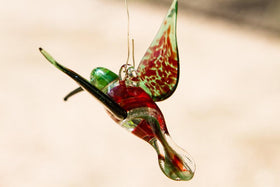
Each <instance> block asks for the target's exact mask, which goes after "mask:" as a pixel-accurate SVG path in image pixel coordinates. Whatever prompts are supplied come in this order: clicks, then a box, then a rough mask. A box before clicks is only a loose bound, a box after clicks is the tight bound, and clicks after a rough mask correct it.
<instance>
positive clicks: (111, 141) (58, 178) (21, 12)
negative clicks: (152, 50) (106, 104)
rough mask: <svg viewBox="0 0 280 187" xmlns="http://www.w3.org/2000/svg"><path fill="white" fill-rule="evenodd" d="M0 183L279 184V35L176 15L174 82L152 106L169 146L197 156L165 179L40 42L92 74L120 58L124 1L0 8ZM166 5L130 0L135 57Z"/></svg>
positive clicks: (12, 186) (62, 186)
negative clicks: (180, 173)
mask: <svg viewBox="0 0 280 187" xmlns="http://www.w3.org/2000/svg"><path fill="white" fill-rule="evenodd" d="M0 3H1V6H0V59H1V60H0V85H1V88H0V89H1V91H0V187H25V186H26V187H27V186H28V187H31V186H36V187H50V186H51V187H72V186H73V187H74V186H83V187H88V186H102V187H105V186H108V187H109V186H110V187H112V186H122V187H123V186H127V187H128V186H136V187H142V186H155V185H157V186H161V187H169V186H172V187H177V186H178V187H179V186H180V187H181V186H196V187H205V186H211V187H212V186H213V187H225V186H226V187H236V186H244V187H245V186H246V187H248V186H254V187H263V186H265V187H277V186H279V185H280V177H279V173H280V122H279V116H280V115H279V106H280V73H279V72H280V40H279V39H277V38H275V37H274V38H272V37H269V36H268V35H265V34H264V33H261V32H258V31H256V30H253V29H252V30H250V29H243V28H240V27H237V26H234V25H231V24H228V23H226V22H222V21H216V20H213V19H207V18H203V17H196V16H193V15H191V14H189V13H187V12H184V11H181V10H180V9H179V14H178V44H179V52H180V60H181V75H180V83H179V86H178V88H177V90H176V92H175V94H174V95H173V96H172V97H171V98H170V99H168V100H166V101H164V102H161V103H159V106H160V107H161V110H162V112H163V113H164V114H165V118H166V122H167V125H168V128H169V131H170V134H171V136H172V137H173V139H174V141H175V142H176V143H177V144H179V145H180V146H181V147H183V148H184V149H185V150H187V151H188V152H189V153H190V154H191V155H192V157H193V158H194V160H195V161H196V165H197V171H196V175H195V177H194V178H193V179H192V180H191V181H189V182H175V181H171V180H169V179H168V178H167V177H165V176H164V174H163V173H162V172H161V171H160V168H159V166H158V163H157V157H156V154H155V151H154V150H153V149H152V147H151V146H149V145H148V144H147V143H146V142H144V141H142V140H140V139H138V138H136V137H134V136H133V135H131V134H129V133H128V132H126V131H125V130H124V129H122V128H120V127H119V126H118V125H117V124H115V123H114V122H113V121H112V120H111V119H110V118H109V117H108V116H107V114H106V113H105V112H104V110H103V107H102V106H101V104H100V103H99V102H97V101H96V100H95V99H93V98H92V97H91V96H89V95H88V94H86V93H82V94H79V95H77V96H75V97H73V98H71V100H69V102H67V103H65V102H63V100H62V98H63V96H64V95H65V94H67V93H68V91H70V90H72V89H74V88H76V84H75V83H74V82H73V81H72V80H71V79H69V78H68V77H66V76H65V75H64V74H62V73H61V72H59V71H58V70H56V69H55V68H54V67H53V66H51V65H50V64H48V63H47V61H46V60H45V59H44V58H43V56H42V55H41V54H40V53H39V51H38V47H43V48H45V49H46V50H47V51H49V52H50V53H51V54H52V55H53V56H54V57H55V58H56V59H57V60H58V61H59V62H61V63H62V64H64V65H66V66H67V67H70V68H71V69H73V70H75V71H76V72H78V73H80V74H82V75H84V76H85V77H88V75H89V73H90V71H91V70H92V69H93V68H94V67H96V66H104V67H108V68H110V69H111V70H113V71H115V72H118V69H119V67H120V66H121V65H122V64H123V63H124V62H125V60H126V54H127V51H126V50H127V49H126V12H125V8H124V5H123V3H122V2H115V1H113V2H112V1H102V0H79V1H77V0H76V1H75V0H60V1H54V0H50V1H42V0H37V1H35V0H26V1H19V0H10V1H4V0H1V1H0ZM167 9H168V7H162V6H151V5H149V4H146V3H143V4H140V3H137V2H131V3H130V16H131V34H132V37H133V38H135V58H136V61H137V62H138V61H139V60H140V59H141V57H142V55H143V54H144V52H145V50H146V48H147V47H148V45H149V44H150V42H151V41H152V39H153V36H154V35H155V33H156V32H157V29H158V28H159V26H160V24H161V21H162V19H163V17H164V16H165V14H166V12H167Z"/></svg>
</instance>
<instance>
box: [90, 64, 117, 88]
mask: <svg viewBox="0 0 280 187" xmlns="http://www.w3.org/2000/svg"><path fill="white" fill-rule="evenodd" d="M118 78H119V77H118V75H117V74H115V73H114V72H112V71H110V70H108V69H107V68H103V67H98V68H95V69H94V70H92V72H91V74H90V83H91V84H92V85H94V86H96V87H97V88H98V89H99V90H103V89H104V88H105V87H106V86H107V85H108V84H110V83H111V82H112V81H115V80H117V79H118Z"/></svg>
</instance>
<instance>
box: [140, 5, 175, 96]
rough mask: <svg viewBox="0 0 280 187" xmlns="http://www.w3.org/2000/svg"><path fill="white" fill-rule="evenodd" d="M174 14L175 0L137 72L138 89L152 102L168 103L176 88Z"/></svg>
mask: <svg viewBox="0 0 280 187" xmlns="http://www.w3.org/2000/svg"><path fill="white" fill-rule="evenodd" d="M177 10H178V0H174V1H173V3H172V5H171V7H170V9H169V11H168V13H167V16H166V17H165V19H164V21H163V23H162V25H161V27H160V29H159V31H158V33H157V35H156V36H155V38H154V40H153V42H152V43H151V45H150V47H149V48H148V50H147V51H146V53H145V55H144V57H143V58H142V60H141V62H140V64H139V67H138V69H137V73H138V76H139V79H140V80H141V84H140V86H141V87H142V88H143V89H144V90H145V91H146V92H147V93H148V94H149V95H150V96H151V97H152V98H153V100H154V101H162V100H164V99H167V98H168V97H169V96H171V95H172V94H173V92H174V91H175V89H176V87H177V84H178V79H179V55H178V48H177V36H176V24H177V23H176V22H177Z"/></svg>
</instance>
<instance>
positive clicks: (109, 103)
mask: <svg viewBox="0 0 280 187" xmlns="http://www.w3.org/2000/svg"><path fill="white" fill-rule="evenodd" d="M39 50H40V52H41V53H42V55H43V56H44V57H45V58H46V59H47V60H48V61H49V62H50V63H51V64H53V65H54V66H55V67H56V68H57V69H59V70H61V71H62V72H64V73H65V74H67V75H68V76H69V77H71V78H72V79H73V80H74V81H76V82H77V83H78V84H79V85H80V86H81V87H82V88H83V89H84V90H86V91H87V92H88V93H90V94H91V95H92V96H94V97H95V98H97V99H98V100H99V101H100V102H101V103H103V104H104V105H105V107H106V109H107V110H108V111H110V112H111V113H112V114H114V115H115V116H116V117H117V118H119V119H125V118H126V117H127V112H126V110H125V109H123V108H122V107H121V106H120V105H119V104H117V103H116V102H115V101H114V100H113V99H112V98H110V97H109V96H107V95H106V94H104V93H103V92H102V91H100V90H99V89H98V88H96V87H95V86H93V85H92V84H90V82H89V81H88V80H86V79H85V78H83V77H82V76H81V75H79V74H77V73H76V72H74V71H72V70H70V69H68V68H66V67H64V66H62V65H61V64H59V63H58V62H57V61H56V60H55V59H54V58H53V57H52V56H51V55H50V54H49V53H47V52H46V51H45V50H43V49H42V48H39Z"/></svg>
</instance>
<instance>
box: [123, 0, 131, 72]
mask: <svg viewBox="0 0 280 187" xmlns="http://www.w3.org/2000/svg"><path fill="white" fill-rule="evenodd" d="M124 2H125V6H126V13H127V59H126V65H125V74H126V76H127V66H128V61H129V58H130V45H129V43H130V36H129V35H130V31H129V10H128V5H127V0H125V1H124Z"/></svg>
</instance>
